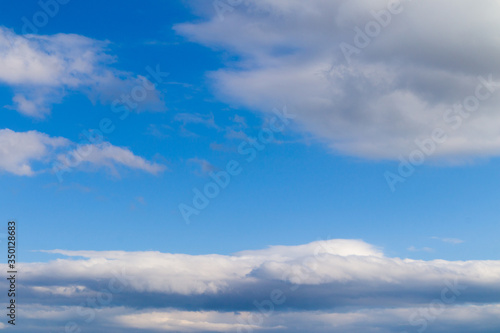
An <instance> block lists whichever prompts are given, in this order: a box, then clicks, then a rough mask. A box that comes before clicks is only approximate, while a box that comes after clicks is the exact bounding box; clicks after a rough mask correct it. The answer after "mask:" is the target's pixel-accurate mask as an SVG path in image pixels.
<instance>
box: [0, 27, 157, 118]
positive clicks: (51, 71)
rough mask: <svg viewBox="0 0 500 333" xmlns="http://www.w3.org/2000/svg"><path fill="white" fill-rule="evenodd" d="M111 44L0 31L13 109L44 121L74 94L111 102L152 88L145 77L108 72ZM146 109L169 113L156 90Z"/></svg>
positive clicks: (1, 62) (0, 74)
mask: <svg viewBox="0 0 500 333" xmlns="http://www.w3.org/2000/svg"><path fill="white" fill-rule="evenodd" d="M108 44H109V43H107V42H102V41H97V40H94V39H90V38H86V37H84V36H80V35H75V34H56V35H51V36H43V35H33V34H30V35H16V34H15V33H14V32H13V31H11V30H9V29H7V28H5V27H0V82H2V83H4V84H6V85H9V86H11V87H12V88H13V90H14V93H15V94H14V96H13V102H14V104H13V105H12V106H10V107H11V108H14V109H15V110H17V111H19V112H20V113H22V114H24V115H27V116H30V117H36V118H42V117H44V116H46V115H47V114H49V113H50V110H51V108H52V105H53V104H54V103H60V102H61V101H62V99H63V97H64V96H65V95H66V94H67V93H70V92H80V93H84V94H86V95H87V96H89V98H91V100H92V101H93V102H94V101H96V100H100V101H101V102H109V101H111V100H115V99H116V98H118V96H120V94H121V93H131V91H132V89H133V88H134V87H142V86H145V87H153V86H152V85H153V83H151V82H150V81H149V80H148V79H147V78H146V77H143V76H140V75H139V76H134V75H133V74H131V73H127V72H124V71H119V70H116V69H113V68H111V67H109V65H110V64H111V63H112V62H114V60H115V59H114V57H113V56H111V55H110V54H108V53H107V46H108ZM141 105H142V106H143V107H144V108H147V109H150V110H154V111H157V110H162V109H164V103H163V101H162V100H161V97H160V95H159V93H158V91H157V90H156V89H154V87H153V89H149V90H148V91H147V96H145V97H144V98H143V97H142V96H141ZM137 110H138V111H140V110H141V108H139V107H137Z"/></svg>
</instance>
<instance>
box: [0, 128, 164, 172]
mask: <svg viewBox="0 0 500 333" xmlns="http://www.w3.org/2000/svg"><path fill="white" fill-rule="evenodd" d="M0 146H1V147H2V149H0V171H3V172H8V173H12V174H15V175H18V176H33V175H35V174H36V173H40V172H46V171H47V168H48V165H49V164H52V163H53V162H54V161H56V160H58V161H59V162H60V164H61V167H62V168H64V167H67V168H72V167H73V166H74V163H75V161H77V162H78V168H77V170H85V167H88V166H91V167H93V168H106V169H108V170H110V171H112V172H113V173H114V174H118V171H117V167H118V166H122V167H126V168H130V169H137V170H142V171H145V172H148V173H151V174H158V173H159V172H162V171H164V170H165V169H166V167H165V166H163V165H160V164H157V163H154V162H149V161H147V160H145V159H144V158H142V157H140V156H137V155H135V154H134V153H132V152H131V151H130V150H129V149H128V148H124V147H117V146H113V145H112V144H110V143H101V144H84V145H80V146H77V147H76V148H72V147H73V146H75V144H74V143H73V142H71V141H70V140H68V139H65V138H62V137H51V136H49V135H47V134H45V133H41V132H38V131H28V132H14V131H12V130H10V129H1V130H0ZM63 148H64V149H65V151H66V152H65V153H63V151H62V150H63ZM68 149H69V152H67V150H68Z"/></svg>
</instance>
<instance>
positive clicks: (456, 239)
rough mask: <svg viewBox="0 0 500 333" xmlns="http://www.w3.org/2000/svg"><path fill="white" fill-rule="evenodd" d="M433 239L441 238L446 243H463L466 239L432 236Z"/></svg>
mask: <svg viewBox="0 0 500 333" xmlns="http://www.w3.org/2000/svg"><path fill="white" fill-rule="evenodd" d="M431 238H432V239H437V240H440V241H442V242H444V243H449V244H461V243H463V242H464V241H463V240H461V239H458V238H445V237H436V236H434V237H431Z"/></svg>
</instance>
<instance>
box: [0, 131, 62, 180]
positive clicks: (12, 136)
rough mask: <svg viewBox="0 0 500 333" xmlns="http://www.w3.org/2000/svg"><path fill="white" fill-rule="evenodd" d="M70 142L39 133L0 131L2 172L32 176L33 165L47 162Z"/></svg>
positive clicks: (0, 163)
mask: <svg viewBox="0 0 500 333" xmlns="http://www.w3.org/2000/svg"><path fill="white" fill-rule="evenodd" d="M69 143H70V141H69V140H67V139H64V138H61V137H50V136H48V135H47V134H44V133H40V132H37V131H29V132H14V131H12V130H10V129H1V130H0V170H3V171H5V172H9V173H13V174H15V175H18V176H32V175H33V174H34V173H35V172H34V171H33V168H32V163H33V162H35V161H44V160H45V161H47V157H48V156H49V155H51V154H52V153H53V152H54V151H55V149H56V148H58V147H63V146H67V145H68V144H69Z"/></svg>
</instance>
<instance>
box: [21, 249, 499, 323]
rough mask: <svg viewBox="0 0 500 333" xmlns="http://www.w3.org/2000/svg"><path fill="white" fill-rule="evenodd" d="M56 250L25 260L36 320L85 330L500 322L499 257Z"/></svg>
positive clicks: (26, 288) (312, 251) (376, 252)
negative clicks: (88, 326) (92, 324)
mask: <svg viewBox="0 0 500 333" xmlns="http://www.w3.org/2000/svg"><path fill="white" fill-rule="evenodd" d="M46 252H49V253H53V254H59V255H63V256H69V257H70V258H68V259H58V260H56V261H51V262H48V263H26V264H24V265H23V281H22V283H23V295H24V296H23V297H24V302H25V304H26V305H29V306H30V307H33V309H37V310H36V311H35V310H33V311H30V316H31V318H33V319H35V317H36V320H45V321H46V322H47V323H50V324H51V325H55V322H58V323H59V324H60V322H61V321H64V320H66V321H74V322H77V323H80V324H79V325H84V324H85V323H87V322H88V321H90V319H89V318H90V317H91V315H90V313H91V312H92V311H97V310H93V309H95V308H96V306H98V307H99V309H100V310H99V311H98V312H96V313H94V316H93V317H92V321H93V320H99V321H100V322H103V323H106V325H105V326H108V325H111V327H113V328H114V329H116V330H119V329H141V330H142V331H148V330H152V331H154V330H161V331H167V332H178V331H182V332H231V331H233V332H234V331H238V332H251V331H258V332H271V331H273V330H275V329H285V330H286V331H287V332H300V331H301V328H303V329H305V328H307V327H309V328H310V327H315V328H317V329H315V331H317V332H356V331H358V332H359V331H366V332H400V331H401V330H403V329H407V330H408V331H410V330H413V331H415V330H416V329H418V328H421V327H423V326H424V325H425V326H426V329H427V331H428V332H440V331H441V328H442V327H446V329H447V330H448V331H449V329H450V328H453V330H454V331H456V332H467V330H465V329H466V328H470V327H471V325H474V324H477V321H478V320H481V321H482V325H484V327H485V330H484V331H485V332H486V331H487V330H486V329H487V328H488V327H490V328H492V327H495V325H499V324H500V322H499V319H498V318H500V317H499V316H498V314H500V288H499V287H498V283H497V282H498V280H499V279H500V262H499V261H445V260H432V261H422V260H411V259H400V258H389V257H386V256H385V255H384V254H383V253H382V252H381V251H380V249H378V248H376V247H374V246H372V245H370V244H367V243H365V242H363V241H360V240H343V239H336V240H328V241H317V242H313V243H310V244H305V245H299V246H272V247H269V248H268V249H264V250H251V251H243V252H239V253H235V254H233V255H216V254H212V255H185V254H170V253H160V252H124V251H104V252H99V251H65V250H53V251H46ZM42 299H43V302H41V300H42ZM89 300H94V301H93V302H94V305H91V304H92V303H91V302H90V301H89ZM96 302H97V304H95V303H96ZM42 303H43V304H44V305H43V306H41V305H39V304H42ZM82 304H83V305H82ZM436 307H437V308H436ZM429 311H430V312H429ZM46 313H52V315H53V316H54V317H52V318H51V317H50V316H49V317H43V316H44V315H45V314H46ZM429 313H430V314H431V315H432V316H431V317H432V318H431V317H429ZM426 314H427V317H425V316H426ZM457 315H460V320H457V319H455V318H454V317H455V316H457ZM42 318H43V319H42ZM87 320H88V321H87ZM443 325H444V326H443ZM99 326H102V325H99ZM497 327H498V326H497Z"/></svg>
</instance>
